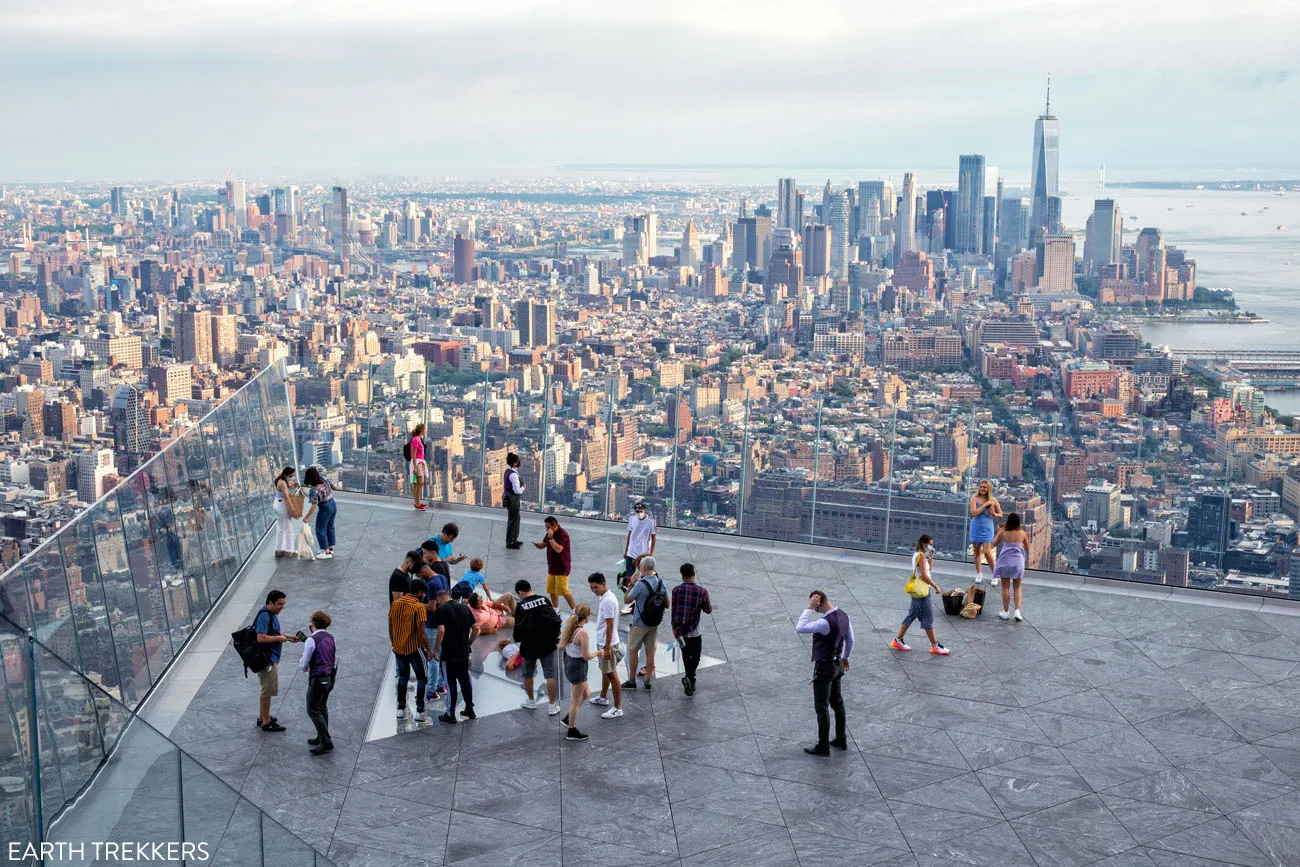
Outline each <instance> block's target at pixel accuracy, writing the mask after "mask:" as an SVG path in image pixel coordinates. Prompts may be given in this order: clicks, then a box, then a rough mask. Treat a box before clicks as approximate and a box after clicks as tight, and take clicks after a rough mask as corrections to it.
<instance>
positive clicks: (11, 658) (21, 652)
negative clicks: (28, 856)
mask: <svg viewBox="0 0 1300 867" xmlns="http://www.w3.org/2000/svg"><path fill="white" fill-rule="evenodd" d="M29 653H30V644H29V642H28V640H27V636H25V635H20V634H19V633H18V632H16V631H14V630H13V629H12V628H11V627H10V626H9V625H8V624H7V623H5V622H4V621H0V659H3V660H4V665H0V690H2V692H3V694H2V695H0V740H2V741H3V743H4V744H5V748H4V749H3V750H0V756H3V760H2V761H0V777H3V778H4V785H0V840H5V841H14V842H24V843H26V842H29V841H34V840H38V839H39V837H40V835H39V834H38V833H37V827H36V826H37V811H36V776H35V775H36V742H35V740H34V737H35V735H36V732H35V730H34V729H33V726H32V721H33V720H34V719H35V718H36V709H35V708H34V707H32V687H33V686H34V684H35V680H34V674H33V671H32V666H31V664H30V659H29Z"/></svg>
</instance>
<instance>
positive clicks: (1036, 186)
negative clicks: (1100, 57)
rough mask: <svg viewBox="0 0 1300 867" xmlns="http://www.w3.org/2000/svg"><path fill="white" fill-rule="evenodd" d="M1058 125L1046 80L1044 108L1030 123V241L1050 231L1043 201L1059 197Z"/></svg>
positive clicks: (1049, 85) (1050, 82)
mask: <svg viewBox="0 0 1300 867" xmlns="http://www.w3.org/2000/svg"><path fill="white" fill-rule="evenodd" d="M1060 136H1061V126H1060V124H1059V123H1058V122H1057V120H1056V116H1055V115H1053V114H1052V80H1051V79H1050V78H1049V79H1048V80H1047V105H1046V107H1045V108H1044V109H1043V113H1042V114H1040V115H1039V116H1038V120H1036V121H1034V157H1033V160H1032V161H1031V162H1030V163H1029V170H1030V176H1029V188H1030V201H1031V202H1032V205H1031V207H1032V209H1033V210H1032V212H1031V214H1030V222H1029V226H1030V234H1031V236H1032V237H1031V241H1034V242H1036V241H1037V240H1038V238H1039V237H1040V236H1041V235H1043V234H1045V233H1046V232H1047V231H1049V230H1050V227H1051V220H1050V217H1049V215H1048V213H1047V208H1048V202H1047V200H1048V199H1050V198H1052V197H1054V196H1059V195H1060V187H1059V184H1058V169H1059V163H1060V154H1059V140H1060Z"/></svg>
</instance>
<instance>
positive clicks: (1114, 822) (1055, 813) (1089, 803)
mask: <svg viewBox="0 0 1300 867" xmlns="http://www.w3.org/2000/svg"><path fill="white" fill-rule="evenodd" d="M1016 822H1017V827H1019V826H1021V825H1032V826H1034V827H1041V828H1055V829H1056V830H1058V831H1066V832H1069V833H1073V834H1088V835H1092V836H1095V837H1104V838H1106V839H1109V840H1116V841H1119V842H1123V843H1127V844H1128V848H1131V847H1133V846H1135V845H1137V841H1136V840H1134V839H1133V837H1132V835H1131V834H1129V833H1128V831H1127V830H1126V829H1125V828H1124V825H1123V823H1122V822H1120V820H1119V819H1117V818H1115V816H1114V815H1113V814H1112V813H1111V812H1110V810H1109V809H1108V808H1107V807H1106V805H1105V803H1103V802H1102V800H1101V798H1100V797H1099V796H1097V795H1084V796H1083V797H1081V798H1076V799H1075V800H1073V801H1066V802H1065V803H1063V804H1057V805H1056V806H1054V807H1047V808H1046V809H1043V810H1038V811H1036V812H1033V813H1028V814H1026V815H1024V816H1021V817H1020V818H1019V819H1017V820H1016ZM1109 854H1111V855H1114V854H1117V852H1110V853H1109Z"/></svg>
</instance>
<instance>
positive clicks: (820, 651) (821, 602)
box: [794, 590, 853, 756]
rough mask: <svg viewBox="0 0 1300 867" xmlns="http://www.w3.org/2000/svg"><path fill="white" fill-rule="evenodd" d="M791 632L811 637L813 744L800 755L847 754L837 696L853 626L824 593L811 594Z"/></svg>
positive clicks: (840, 699) (840, 701) (841, 706)
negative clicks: (836, 750)
mask: <svg viewBox="0 0 1300 867" xmlns="http://www.w3.org/2000/svg"><path fill="white" fill-rule="evenodd" d="M818 615H820V616H818ZM794 631H795V632H797V633H799V634H800V635H812V637H813V646H812V660H813V709H814V710H816V711H817V744H816V745H815V746H811V747H804V750H803V751H804V752H805V753H808V754H809V755H813V756H829V755H830V754H831V747H833V746H834V747H839V748H840V749H842V750H847V749H848V748H849V742H848V740H847V738H846V737H845V733H844V698H843V697H842V696H841V695H840V680H841V679H842V678H843V677H844V672H846V671H848V670H849V654H851V653H852V652H853V626H852V624H850V623H849V615H847V614H845V613H844V612H843V611H841V610H840V609H838V608H836V607H835V606H834V605H832V604H831V600H830V599H829V598H828V597H827V596H826V591H824V590H814V591H813V592H812V593H809V594H808V607H807V608H806V609H804V612H803V614H801V615H799V622H798V623H797V624H795V627H794ZM828 704H829V705H830V710H832V711H834V712H835V739H834V740H829V736H830V727H831V723H830V715H829V714H828V713H827V705H828Z"/></svg>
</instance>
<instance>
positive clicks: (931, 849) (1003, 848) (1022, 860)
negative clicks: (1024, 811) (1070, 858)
mask: <svg viewBox="0 0 1300 867" xmlns="http://www.w3.org/2000/svg"><path fill="white" fill-rule="evenodd" d="M913 850H914V851H916V846H913ZM922 851H924V852H925V854H928V855H937V856H938V857H940V858H949V859H952V860H954V861H964V862H965V863H967V864H978V865H981V867H983V865H988V867H994V865H998V864H1002V865H1023V867H1038V865H1037V863H1036V862H1035V861H1034V858H1033V856H1032V855H1030V854H1029V851H1028V850H1027V849H1026V848H1025V846H1024V844H1023V843H1021V842H1020V837H1019V836H1018V835H1017V834H1016V832H1015V829H1014V828H1012V827H1011V825H1009V824H1007V823H1006V822H999V823H997V824H995V825H991V826H989V827H987V828H983V829H981V830H978V831H972V832H971V833H969V834H964V835H962V836H959V837H954V836H948V837H947V838H946V839H943V840H939V841H935V842H932V843H929V844H928V845H924V846H923V847H922Z"/></svg>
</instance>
